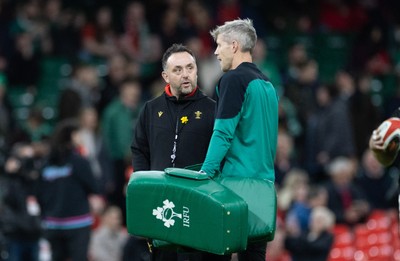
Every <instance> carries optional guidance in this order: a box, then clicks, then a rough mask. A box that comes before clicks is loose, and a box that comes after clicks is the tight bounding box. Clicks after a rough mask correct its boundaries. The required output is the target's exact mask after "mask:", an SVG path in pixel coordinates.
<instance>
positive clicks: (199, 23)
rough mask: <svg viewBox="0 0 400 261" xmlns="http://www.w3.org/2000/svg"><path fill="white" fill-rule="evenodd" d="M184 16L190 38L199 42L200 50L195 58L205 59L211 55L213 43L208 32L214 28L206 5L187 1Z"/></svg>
mask: <svg viewBox="0 0 400 261" xmlns="http://www.w3.org/2000/svg"><path fill="white" fill-rule="evenodd" d="M185 16H186V18H187V22H188V26H189V30H190V32H191V33H192V34H193V35H192V36H195V37H197V38H198V39H199V40H200V42H201V45H200V46H201V49H200V50H199V53H198V54H197V55H196V57H205V56H208V55H209V54H211V53H213V49H214V43H213V39H212V37H211V35H210V33H209V32H210V30H211V29H212V27H213V26H214V21H213V20H212V17H211V13H210V11H209V10H208V9H207V7H206V5H205V4H204V3H203V2H201V1H197V0H190V1H188V2H187V3H186V8H185Z"/></svg>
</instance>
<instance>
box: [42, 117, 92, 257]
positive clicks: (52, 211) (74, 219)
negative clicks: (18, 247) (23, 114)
mask: <svg viewBox="0 0 400 261" xmlns="http://www.w3.org/2000/svg"><path fill="white" fill-rule="evenodd" d="M78 130H79V123H78V122H76V121H75V120H70V119H68V120H65V121H61V122H60V123H58V125H57V126H56V129H55V132H54V134H53V136H52V139H51V142H50V153H49V155H48V159H47V162H46V164H45V166H44V168H43V169H42V172H41V179H40V183H39V189H38V194H39V197H38V199H39V202H40V206H41V210H42V218H43V225H44V228H45V238H46V239H47V240H48V242H49V243H50V246H51V253H52V260H53V261H65V260H68V258H70V259H71V260H87V254H88V246H89V240H90V233H91V226H92V224H93V218H92V215H91V213H90V207H89V200H88V197H89V195H91V194H96V193H98V189H97V187H96V184H97V183H96V181H95V178H94V176H93V173H92V171H91V168H90V163H89V161H88V160H86V159H85V158H84V157H82V156H81V155H79V154H78V152H77V150H78V145H79V144H80V135H79V132H78ZM71 192H73V193H71Z"/></svg>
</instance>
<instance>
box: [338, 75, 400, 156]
mask: <svg viewBox="0 0 400 261" xmlns="http://www.w3.org/2000/svg"><path fill="white" fill-rule="evenodd" d="M344 74H345V75H346V74H347V75H348V76H345V77H350V78H351V75H350V74H348V73H344ZM371 85H372V78H371V77H370V76H369V75H366V74H364V75H361V76H359V77H358V78H357V79H356V82H355V83H354V90H353V91H352V92H349V97H348V100H347V101H348V107H349V111H350V120H351V123H352V126H353V137H354V145H355V149H356V156H357V158H358V159H361V158H362V154H363V153H364V151H365V150H366V149H367V148H368V142H369V137H370V136H371V133H372V131H373V130H374V129H375V128H376V127H377V126H378V124H379V122H381V119H382V111H381V110H380V109H379V107H378V106H376V105H374V103H373V100H372V97H371ZM396 108H397V107H396ZM360 112H362V113H360Z"/></svg>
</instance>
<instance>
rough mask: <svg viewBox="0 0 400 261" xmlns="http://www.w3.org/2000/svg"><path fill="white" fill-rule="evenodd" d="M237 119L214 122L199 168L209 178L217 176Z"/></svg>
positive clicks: (229, 144) (238, 117)
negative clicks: (202, 162)
mask: <svg viewBox="0 0 400 261" xmlns="http://www.w3.org/2000/svg"><path fill="white" fill-rule="evenodd" d="M239 119H240V116H237V117H234V118H232V119H217V120H216V121H215V125H214V131H213V134H212V136H211V141H210V145H209V147H208V151H207V156H206V159H205V161H204V164H203V166H202V168H201V169H202V170H203V171H204V172H206V173H207V174H208V175H209V176H211V177H214V176H215V175H217V174H218V172H219V169H220V166H221V163H222V161H223V159H224V157H225V155H226V154H227V152H228V150H229V148H230V146H231V142H232V139H233V135H234V132H235V129H236V126H237V124H238V122H239Z"/></svg>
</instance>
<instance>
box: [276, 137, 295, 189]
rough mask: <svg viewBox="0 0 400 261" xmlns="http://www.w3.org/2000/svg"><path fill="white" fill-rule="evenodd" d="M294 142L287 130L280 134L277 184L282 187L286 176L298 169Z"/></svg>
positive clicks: (277, 151)
mask: <svg viewBox="0 0 400 261" xmlns="http://www.w3.org/2000/svg"><path fill="white" fill-rule="evenodd" d="M294 153H295V151H294V141H293V138H292V136H290V135H289V133H288V132H287V131H285V130H281V131H279V133H278V146H277V150H276V157H275V184H276V185H277V186H278V187H280V186H281V185H282V182H283V180H284V179H285V177H286V174H287V173H288V172H289V171H290V170H292V169H293V168H296V167H298V165H297V163H296V158H295V156H296V155H295V154H294Z"/></svg>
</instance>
